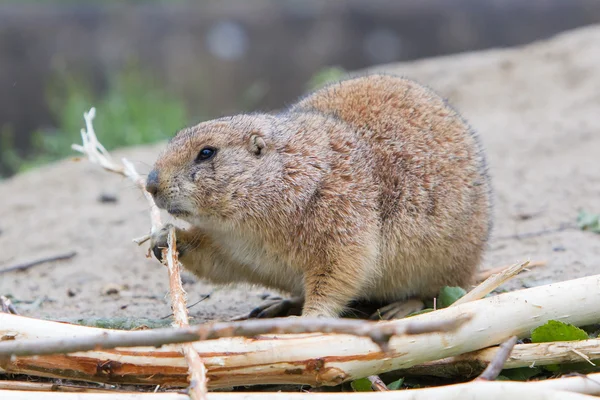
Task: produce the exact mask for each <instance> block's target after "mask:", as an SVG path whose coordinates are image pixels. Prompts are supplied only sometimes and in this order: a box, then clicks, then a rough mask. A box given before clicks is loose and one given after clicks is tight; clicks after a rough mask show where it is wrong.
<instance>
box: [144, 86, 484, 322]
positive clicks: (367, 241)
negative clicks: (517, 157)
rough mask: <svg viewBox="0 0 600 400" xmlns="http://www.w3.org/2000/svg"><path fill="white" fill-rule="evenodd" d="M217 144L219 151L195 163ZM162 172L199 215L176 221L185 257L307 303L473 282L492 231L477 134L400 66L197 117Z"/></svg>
mask: <svg viewBox="0 0 600 400" xmlns="http://www.w3.org/2000/svg"><path fill="white" fill-rule="evenodd" d="M205 146H212V147H214V148H216V149H217V153H216V155H215V156H214V157H213V158H212V159H210V160H207V161H203V162H199V163H198V162H195V161H194V160H195V158H196V155H197V154H198V152H199V151H200V150H201V149H202V148H203V147H205ZM257 153H259V154H257ZM155 170H156V171H157V173H158V181H157V187H156V188H155V191H156V194H155V198H156V201H157V204H158V205H159V206H161V207H163V208H166V209H168V210H171V211H173V212H177V213H178V214H177V215H178V216H180V217H181V218H183V219H185V220H187V221H188V222H190V223H191V225H192V226H193V228H192V229H190V230H188V231H182V230H180V231H179V232H178V238H179V239H178V242H179V243H180V246H183V247H182V249H183V250H185V252H184V254H183V256H182V263H183V264H184V266H185V267H186V268H188V269H189V270H191V271H193V272H194V273H196V274H197V275H198V276H200V277H203V278H207V279H209V280H211V281H214V282H218V283H232V282H250V283H257V284H262V285H265V286H268V287H273V288H277V289H281V290H285V291H288V292H290V293H292V294H294V295H300V296H304V298H305V306H304V310H303V315H309V316H317V315H320V316H337V315H339V314H340V313H341V312H342V311H343V309H344V307H345V306H346V305H347V304H348V303H349V301H350V300H353V299H354V300H363V299H364V300H375V301H396V300H402V299H405V298H407V297H411V296H420V297H432V296H434V295H435V294H436V293H437V292H438V291H439V289H440V288H441V287H442V286H445V285H452V286H463V287H464V286H466V285H468V284H469V283H471V278H472V276H473V274H474V272H475V270H476V268H477V266H478V264H479V262H480V260H481V255H482V252H483V249H484V247H485V244H486V241H487V237H488V234H489V229H490V222H489V220H490V219H489V214H490V207H489V204H490V199H489V183H488V178H487V175H486V172H485V161H484V158H483V155H482V153H481V150H480V148H479V145H478V142H477V139H476V137H475V135H474V134H473V133H472V132H471V131H470V129H469V127H468V126H467V124H466V123H465V122H464V121H463V120H462V118H461V117H460V116H459V115H458V114H457V113H456V112H455V111H454V110H453V109H451V108H450V107H449V106H448V105H447V104H446V103H445V102H444V101H443V100H442V99H441V98H440V97H439V96H437V95H436V94H434V93H432V92H431V91H430V90H428V89H426V88H424V87H423V86H420V85H419V84H417V83H415V82H412V81H410V80H406V79H402V78H398V77H393V76H385V75H370V76H367V77H362V78H355V79H350V80H346V81H342V82H340V83H336V84H333V85H330V86H328V87H326V88H324V89H321V90H318V91H316V92H315V93H313V94H311V95H309V96H307V97H305V98H303V99H301V100H300V101H299V102H298V103H297V104H295V105H293V106H292V107H291V108H290V109H289V110H287V111H285V112H283V113H280V114H278V115H276V116H271V115H264V114H255V115H239V116H234V117H227V118H221V119H218V120H213V121H208V122H204V123H201V124H199V125H196V126H194V127H192V128H188V129H185V130H183V131H182V132H180V133H179V134H178V135H177V136H176V137H175V138H174V139H173V140H172V141H171V143H170V144H169V146H168V148H167V149H166V150H165V152H164V153H163V154H162V155H161V156H160V157H159V159H158V161H157V162H156V166H155ZM163 236H164V232H163ZM155 241H156V238H155Z"/></svg>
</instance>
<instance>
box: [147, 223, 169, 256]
mask: <svg viewBox="0 0 600 400" xmlns="http://www.w3.org/2000/svg"><path fill="white" fill-rule="evenodd" d="M172 227H173V224H165V226H163V227H162V228H161V229H160V230H159V231H157V232H154V233H153V234H152V237H151V238H150V248H151V249H152V252H153V253H154V256H155V257H156V259H157V260H158V261H160V262H162V251H163V249H166V248H167V247H168V243H167V240H168V238H169V230H170V229H171V228H172Z"/></svg>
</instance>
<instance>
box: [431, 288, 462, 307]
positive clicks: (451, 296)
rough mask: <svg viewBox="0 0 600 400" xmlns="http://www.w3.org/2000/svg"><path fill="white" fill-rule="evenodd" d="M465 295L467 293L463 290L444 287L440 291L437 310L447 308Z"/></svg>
mask: <svg viewBox="0 0 600 400" xmlns="http://www.w3.org/2000/svg"><path fill="white" fill-rule="evenodd" d="M465 294H467V292H465V290H464V289H463V288H460V287H450V286H444V287H443V288H442V290H440V295H439V297H438V299H439V301H438V308H446V307H448V306H449V305H450V304H452V303H454V302H455V301H456V300H458V299H460V298H461V297H463V296H464V295H465Z"/></svg>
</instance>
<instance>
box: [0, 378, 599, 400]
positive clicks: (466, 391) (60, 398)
mask: <svg viewBox="0 0 600 400" xmlns="http://www.w3.org/2000/svg"><path fill="white" fill-rule="evenodd" d="M598 394H600V374H590V375H588V376H581V377H570V378H559V379H547V380H543V381H537V382H507V381H491V382H488V381H475V382H468V383H460V384H456V385H447V386H439V387H433V388H425V389H411V390H394V391H384V392H356V393H351V392H342V393H327V392H323V393H306V392H295V393H282V392H258V393H251V392H237V393H235V392H234V393H210V394H209V395H208V399H209V400H346V399H348V400H426V399H436V400H456V399H461V400H480V399H489V400H506V399H531V400H592V399H595V397H590V396H589V395H598ZM0 398H2V399H3V400H37V399H39V398H44V399H45V400H86V399H87V400H146V399H147V400H187V396H185V395H181V394H176V393H127V394H121V393H111V394H100V393H94V394H86V395H83V394H80V393H48V392H21V391H9V390H0Z"/></svg>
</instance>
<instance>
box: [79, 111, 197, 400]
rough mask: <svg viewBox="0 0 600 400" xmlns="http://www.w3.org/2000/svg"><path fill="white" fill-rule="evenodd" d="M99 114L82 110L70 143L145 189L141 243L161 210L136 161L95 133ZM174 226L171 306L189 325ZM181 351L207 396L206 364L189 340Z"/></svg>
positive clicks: (157, 225) (158, 224)
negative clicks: (76, 136)
mask: <svg viewBox="0 0 600 400" xmlns="http://www.w3.org/2000/svg"><path fill="white" fill-rule="evenodd" d="M95 116H96V109H95V108H91V109H90V111H89V112H86V113H84V114H83V118H84V119H85V125H86V129H82V130H81V140H82V143H83V144H82V145H72V146H71V147H72V148H73V149H74V150H76V151H79V152H81V153H83V154H85V155H86V156H87V157H88V159H89V160H90V161H91V162H93V163H95V164H99V165H100V166H102V167H103V168H104V169H106V170H107V171H111V172H115V173H118V174H120V175H123V176H125V177H127V178H129V179H131V180H132V181H133V182H134V183H135V184H136V185H137V186H138V187H139V188H140V190H141V191H142V193H143V194H144V197H145V198H146V200H147V201H148V204H149V206H150V222H151V224H152V227H151V229H150V235H145V236H143V237H141V238H139V239H134V242H136V243H138V245H139V244H142V243H144V242H146V241H148V239H149V238H150V236H151V235H152V234H153V233H155V232H158V231H159V230H160V229H161V228H162V221H161V218H160V210H159V208H158V207H157V206H156V203H155V202H154V198H153V197H152V195H151V194H150V193H148V191H147V190H146V180H145V179H144V178H143V177H142V176H141V175H140V174H139V173H138V172H137V170H136V169H135V167H134V165H133V164H132V163H131V162H129V161H128V160H127V159H125V158H123V159H122V160H121V162H122V163H123V165H117V164H115V163H114V162H113V161H112V158H111V156H110V154H109V153H108V151H106V149H105V148H104V146H103V145H102V143H100V141H99V140H98V138H97V137H96V133H95V131H94V125H93V120H94V117H95ZM175 242H176V240H175V228H172V229H171V231H170V232H169V246H168V248H167V249H165V250H164V252H165V253H164V255H163V260H166V261H165V266H166V267H167V270H168V271H169V287H170V294H171V308H172V309H173V312H174V316H175V322H176V324H177V325H178V326H180V327H188V326H189V321H188V314H187V308H186V303H185V292H184V291H183V286H182V285H181V275H180V263H179V260H178V258H177V249H176V248H175ZM182 352H183V354H184V355H185V359H186V361H187V362H188V366H189V376H190V396H191V397H192V399H193V400H203V399H205V398H206V393H207V388H206V367H205V366H204V364H203V363H202V361H201V360H200V357H199V356H198V353H197V352H196V351H195V350H194V349H193V348H192V347H191V345H189V344H185V345H183V346H182Z"/></svg>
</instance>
